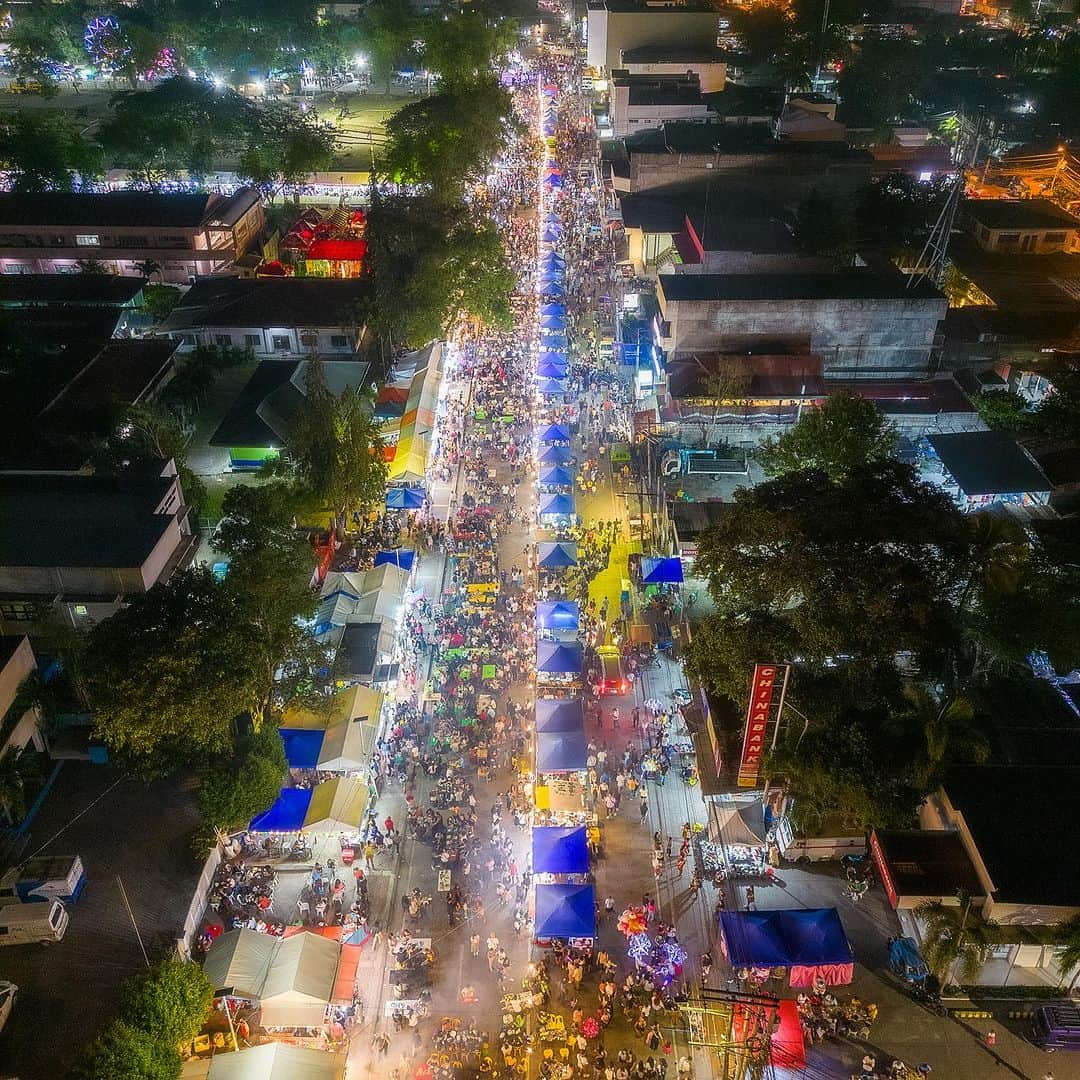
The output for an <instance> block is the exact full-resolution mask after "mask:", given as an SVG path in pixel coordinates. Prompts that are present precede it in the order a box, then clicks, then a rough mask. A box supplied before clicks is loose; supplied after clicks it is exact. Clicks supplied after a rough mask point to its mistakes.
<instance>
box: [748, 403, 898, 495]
mask: <svg viewBox="0 0 1080 1080" xmlns="http://www.w3.org/2000/svg"><path fill="white" fill-rule="evenodd" d="M895 447H896V428H894V427H893V425H892V424H891V423H890V422H889V421H888V420H887V419H886V417H885V415H884V414H883V413H882V412H881V410H880V409H878V407H877V406H876V405H875V404H874V403H873V402H872V401H868V400H867V399H866V398H864V397H860V396H859V395H858V394H854V393H852V392H851V391H849V390H842V391H840V392H839V393H836V394H830V395H829V397H828V398H827V399H826V401H825V404H824V405H822V407H821V408H820V409H811V410H809V411H808V412H805V413H804V414H803V416H802V418H801V419H800V420H799V422H798V423H797V424H795V426H794V427H792V428H791V429H790V430H789V431H786V432H784V434H783V435H780V436H779V437H777V438H770V439H766V440H765V441H764V442H763V443H762V445H761V447H760V448H759V449H758V451H757V454H756V455H755V456H756V458H757V461H758V464H759V465H760V466H761V467H762V468H763V469H764V470H765V471H766V472H767V473H768V474H769V475H770V476H779V475H782V474H783V473H788V472H798V471H800V470H803V469H820V470H821V471H822V472H824V473H825V474H826V475H827V476H828V477H829V478H830V479H832V480H838V481H842V480H844V479H846V478H847V477H848V476H850V475H851V474H852V473H854V472H857V471H858V470H860V469H864V468H866V467H867V466H868V465H872V464H875V463H877V462H883V461H887V460H888V459H889V458H890V457H891V456H892V452H893V450H894V449H895Z"/></svg>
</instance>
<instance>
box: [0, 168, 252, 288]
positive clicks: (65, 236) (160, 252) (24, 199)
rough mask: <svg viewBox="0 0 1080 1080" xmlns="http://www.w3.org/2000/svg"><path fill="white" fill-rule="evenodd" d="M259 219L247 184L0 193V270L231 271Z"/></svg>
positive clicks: (188, 278) (166, 277) (176, 278)
mask: <svg viewBox="0 0 1080 1080" xmlns="http://www.w3.org/2000/svg"><path fill="white" fill-rule="evenodd" d="M264 224H265V219H264V217H263V209H262V200H261V197H260V196H259V193H258V192H257V191H256V190H255V189H254V188H240V189H239V190H238V191H237V192H236V193H235V194H233V195H228V196H225V195H215V194H211V195H184V194H162V193H159V192H147V191H110V192H103V193H89V192H86V193H84V192H79V193H72V192H62V191H47V192H35V193H23V192H6V193H3V194H0V270H2V272H3V273H5V274H35V273H36V274H73V273H77V272H78V269H79V264H80V263H85V262H88V261H93V262H95V263H101V264H102V265H103V266H104V267H105V269H106V270H108V271H109V272H111V273H114V274H130V275H139V276H147V274H146V264H147V263H154V264H156V265H157V266H158V267H160V276H161V280H162V281H167V282H172V283H174V284H182V285H186V284H189V283H190V282H192V281H194V280H195V278H196V277H200V276H209V275H212V274H221V273H224V272H226V271H228V270H230V269H232V266H233V263H234V262H235V260H236V259H237V258H238V257H239V256H240V255H243V253H244V252H245V251H246V250H247V248H248V246H249V245H251V244H252V243H253V242H254V240H255V238H256V237H257V236H258V234H259V233H260V232H261V231H262V228H263V226H264Z"/></svg>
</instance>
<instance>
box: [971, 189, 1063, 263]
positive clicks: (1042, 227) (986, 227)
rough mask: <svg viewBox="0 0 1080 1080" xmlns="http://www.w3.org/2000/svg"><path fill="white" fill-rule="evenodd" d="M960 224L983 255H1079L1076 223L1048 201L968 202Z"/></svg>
mask: <svg viewBox="0 0 1080 1080" xmlns="http://www.w3.org/2000/svg"><path fill="white" fill-rule="evenodd" d="M964 220H965V221H966V222H967V224H968V229H969V231H970V232H971V235H972V236H974V238H975V242H976V243H977V244H978V245H979V247H981V248H982V249H983V251H992V252H995V253H996V254H999V255H1056V254H1059V253H1061V252H1069V253H1076V252H1080V219H1078V218H1076V217H1074V216H1073V215H1072V214H1070V213H1069V212H1068V211H1067V210H1062V208H1061V207H1060V206H1058V205H1057V204H1056V203H1052V202H1051V201H1050V200H1049V199H968V200H967V202H965V203H964Z"/></svg>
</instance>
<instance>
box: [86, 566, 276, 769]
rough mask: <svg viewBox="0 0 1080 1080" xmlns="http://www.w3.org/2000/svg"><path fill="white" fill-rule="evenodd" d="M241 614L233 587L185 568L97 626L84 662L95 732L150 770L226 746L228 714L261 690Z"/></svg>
mask: <svg viewBox="0 0 1080 1080" xmlns="http://www.w3.org/2000/svg"><path fill="white" fill-rule="evenodd" d="M243 614H244V613H243V612H242V611H241V609H240V608H239V605H237V603H236V602H235V591H234V590H232V589H227V588H225V587H222V586H219V585H218V584H217V583H216V582H215V581H214V578H213V575H212V574H211V573H210V571H209V570H207V569H205V568H202V567H192V568H191V569H188V570H183V571H180V572H179V573H176V574H173V576H172V577H171V578H170V579H169V581H168V583H167V584H164V585H155V586H154V588H152V589H151V590H150V591H149V592H147V593H144V594H143V595H141V596H135V597H132V598H131V602H130V603H129V604H128V606H127V607H125V608H122V609H121V610H120V611H118V612H117V613H116V614H115V615H113V616H112V617H111V618H109V619H106V620H105V621H104V622H101V623H98V625H97V626H95V627H94V628H93V630H92V631H91V632H90V635H89V639H88V642H87V649H86V661H85V662H86V672H87V684H88V687H87V688H88V691H89V696H90V703H91V706H92V708H93V714H94V729H95V733H96V734H97V736H98V737H99V738H100V739H102V740H103V741H104V742H105V743H106V745H107V746H109V748H110V749H111V750H112V751H113V752H114V753H115V754H116V755H118V756H119V757H121V758H122V759H124V760H125V761H127V762H129V763H130V764H131V765H132V767H133V768H135V769H137V770H138V771H140V772H142V773H145V774H149V775H161V774H163V773H169V772H172V771H174V770H176V769H177V768H181V767H183V766H184V765H186V764H188V763H189V762H191V761H193V760H197V759H198V758H199V757H200V756H202V755H204V754H206V753H217V752H220V751H221V750H223V749H224V748H225V747H226V746H228V745H229V742H230V738H231V735H232V729H233V720H234V718H235V717H236V716H238V715H239V714H241V713H244V712H248V711H252V710H255V709H257V708H258V706H259V705H260V703H261V702H262V701H263V700H264V698H265V695H266V677H265V668H264V667H263V666H262V665H260V663H259V655H258V651H257V649H256V644H257V642H256V635H255V631H254V629H253V628H252V627H251V626H250V625H249V624H248V623H247V622H246V621H245V620H244V618H243V617H242V616H243Z"/></svg>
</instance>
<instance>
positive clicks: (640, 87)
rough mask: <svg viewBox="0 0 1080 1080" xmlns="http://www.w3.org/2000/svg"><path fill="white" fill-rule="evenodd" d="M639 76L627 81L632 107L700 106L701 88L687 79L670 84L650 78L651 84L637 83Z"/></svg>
mask: <svg viewBox="0 0 1080 1080" xmlns="http://www.w3.org/2000/svg"><path fill="white" fill-rule="evenodd" d="M638 77H639V76H636V75H631V76H629V78H628V79H627V80H626V82H627V83H628V85H629V88H630V93H629V103H630V104H631V105H700V104H702V100H701V87H700V86H698V85H697V83H691V82H687V81H686V80H685V79H679V80H672V81H670V82H658V81H656V80H654V79H651V77H648V78H650V81H649V82H636V81H634V80H636V79H637V78H638Z"/></svg>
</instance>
